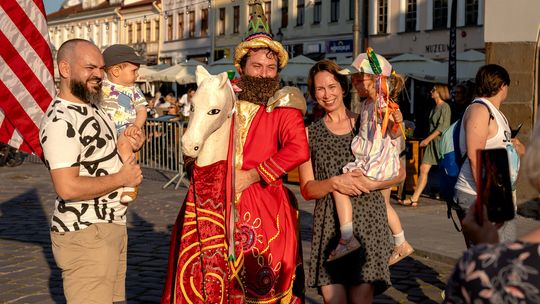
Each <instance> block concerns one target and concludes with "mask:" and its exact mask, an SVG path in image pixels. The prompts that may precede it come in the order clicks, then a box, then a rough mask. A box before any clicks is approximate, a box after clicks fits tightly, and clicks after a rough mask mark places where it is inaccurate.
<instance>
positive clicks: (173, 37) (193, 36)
mask: <svg viewBox="0 0 540 304" xmlns="http://www.w3.org/2000/svg"><path fill="white" fill-rule="evenodd" d="M162 4H163V21H162V25H163V26H162V30H161V34H162V36H163V48H162V51H161V54H160V60H161V62H163V63H168V64H176V63H179V62H183V61H187V60H189V59H196V60H199V61H201V62H204V63H208V61H209V58H210V54H211V51H210V50H211V47H212V32H211V28H212V27H211V26H210V23H209V22H210V20H211V16H210V13H211V6H210V1H206V0H163V1H162Z"/></svg>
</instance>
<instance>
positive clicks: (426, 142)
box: [418, 138, 430, 147]
mask: <svg viewBox="0 0 540 304" xmlns="http://www.w3.org/2000/svg"><path fill="white" fill-rule="evenodd" d="M429 142H430V140H428V139H427V138H426V139H424V140H422V141H421V142H420V143H419V144H418V145H419V146H420V147H426V146H427V145H428V144H429Z"/></svg>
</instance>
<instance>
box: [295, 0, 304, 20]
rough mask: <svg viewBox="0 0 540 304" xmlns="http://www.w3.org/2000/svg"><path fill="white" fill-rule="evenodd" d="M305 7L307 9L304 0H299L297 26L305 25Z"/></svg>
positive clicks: (297, 4)
mask: <svg viewBox="0 0 540 304" xmlns="http://www.w3.org/2000/svg"><path fill="white" fill-rule="evenodd" d="M304 9H305V4H304V0H298V2H297V3H296V25H297V26H302V25H304Z"/></svg>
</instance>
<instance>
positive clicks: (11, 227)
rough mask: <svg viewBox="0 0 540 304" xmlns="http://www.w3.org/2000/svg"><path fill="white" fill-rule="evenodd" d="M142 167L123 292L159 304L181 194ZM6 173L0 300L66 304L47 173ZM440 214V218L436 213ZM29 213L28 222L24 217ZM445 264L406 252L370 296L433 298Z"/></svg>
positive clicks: (306, 215)
mask: <svg viewBox="0 0 540 304" xmlns="http://www.w3.org/2000/svg"><path fill="white" fill-rule="evenodd" d="M144 170H147V169H144ZM144 174H145V180H144V182H143V184H142V185H141V188H140V192H139V194H140V199H139V200H137V202H136V203H134V204H133V205H131V206H130V208H129V210H128V233H129V240H128V242H129V243H128V274H127V278H126V294H127V298H128V300H129V303H130V304H132V303H133V304H137V303H141V304H142V303H144V304H148V303H159V300H160V297H161V293H162V289H163V283H164V280H165V275H166V267H167V263H168V262H167V259H168V253H169V241H170V233H171V229H172V225H173V223H174V221H175V219H176V216H177V215H178V210H179V209H180V206H181V200H182V198H183V197H184V196H185V193H186V188H185V187H181V188H179V189H178V190H174V189H173V188H172V187H169V188H167V189H165V190H162V189H161V186H162V185H163V184H164V181H162V180H150V179H148V178H146V177H147V176H148V175H147V174H146V172H145V173H144ZM10 176H11V177H12V178H17V179H12V180H13V187H9V188H8V189H5V190H6V191H4V189H2V191H0V303H5V302H8V301H10V300H13V299H19V298H20V300H19V301H18V302H16V303H40V304H41V303H46V304H48V303H65V299H64V296H63V289H62V281H61V273H60V270H59V269H58V267H56V264H55V262H54V257H53V255H52V250H51V248H50V234H49V228H48V227H49V223H50V218H51V214H52V210H53V201H54V198H55V197H56V195H55V194H54V193H53V192H52V191H53V188H52V186H51V183H50V176H49V174H48V172H47V170H46V169H45V168H44V167H43V166H42V165H37V164H31V163H28V164H27V163H25V164H23V165H22V166H19V167H16V168H6V167H0V180H6V179H9V177H10ZM21 177H24V178H21ZM290 188H292V189H293V191H294V192H295V193H296V194H297V197H298V198H299V200H300V208H301V210H300V216H301V218H300V223H301V227H300V230H301V233H302V245H303V253H304V261H305V263H304V267H306V269H307V267H309V258H308V257H309V254H310V250H311V244H310V242H311V225H312V222H313V221H312V212H313V208H314V205H315V204H314V202H313V201H309V202H305V201H303V200H302V198H301V197H300V196H299V195H298V194H299V191H298V186H295V185H293V186H291V187H290ZM425 205H429V204H425ZM441 208H442V206H441ZM404 210H406V211H407V212H411V210H409V209H404ZM441 210H442V209H441ZM398 211H400V210H398ZM428 215H429V214H428ZM429 216H431V215H429ZM440 216H441V218H444V217H443V216H444V214H443V213H441V215H440ZM28 218H31V219H32V220H33V222H31V223H28ZM420 218H421V217H417V218H415V221H419V220H420ZM405 227H406V226H405ZM406 228H407V227H406ZM424 230H425V229H424ZM407 239H408V240H414V235H412V234H411V233H409V232H408V233H407ZM452 268H453V265H451V264H448V263H446V264H445V263H439V262H438V261H437V260H435V259H434V258H433V259H427V258H425V257H423V255H413V256H412V258H406V259H404V260H403V261H401V262H400V263H398V264H396V265H395V266H393V267H392V268H391V275H392V282H393V284H394V286H393V288H390V289H388V290H387V291H386V292H385V293H384V294H382V295H379V296H378V297H376V298H375V300H374V303H395V302H399V303H408V302H414V301H420V302H426V303H430V302H429V301H431V302H440V300H441V299H440V291H441V289H442V288H444V282H445V281H446V278H447V277H448V276H449V274H450V273H451V271H452ZM306 275H307V272H306ZM21 297H24V299H23V298H21ZM306 303H322V297H320V296H319V295H318V294H317V290H316V289H313V288H308V289H307V293H306Z"/></svg>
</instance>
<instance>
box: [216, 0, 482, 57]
mask: <svg viewBox="0 0 540 304" xmlns="http://www.w3.org/2000/svg"><path fill="white" fill-rule="evenodd" d="M355 1H357V0H330V1H322V0H273V1H264V2H263V3H264V8H265V13H266V15H267V19H268V20H269V24H271V28H272V30H273V34H274V37H275V38H276V39H278V40H281V41H282V43H283V44H284V46H285V47H286V48H287V50H288V52H289V55H290V56H291V57H294V56H297V55H305V56H308V57H311V58H312V59H315V60H318V59H322V58H331V59H336V60H337V61H338V62H346V61H347V60H352V52H353V35H352V28H353V21H354V2H355ZM452 1H457V28H458V31H457V32H458V39H457V52H463V51H467V50H471V49H474V50H480V51H483V50H484V37H483V32H484V30H483V23H484V7H485V5H484V0H397V1H392V0H367V6H368V8H367V12H368V14H367V15H368V18H367V23H368V34H369V35H368V43H367V44H368V45H369V46H371V47H373V48H374V49H375V50H376V51H377V52H379V53H381V54H383V55H386V56H388V57H392V56H395V55H399V54H402V53H414V54H418V55H422V56H425V57H428V58H433V59H446V58H447V56H448V55H447V54H448V43H449V35H448V28H449V27H450V9H449V7H450V6H451V4H452ZM245 2H248V1H230V0H228V1H227V0H216V1H214V10H213V11H214V17H215V20H214V24H215V35H216V36H215V44H214V50H215V51H216V54H215V55H216V56H215V58H216V59H220V58H222V57H227V56H230V54H232V52H233V51H234V46H235V45H236V44H237V43H238V42H240V41H241V40H242V38H243V35H244V32H245V30H246V26H247V18H248V17H249V9H250V8H249V6H248V5H246V3H245Z"/></svg>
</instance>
